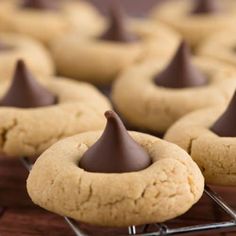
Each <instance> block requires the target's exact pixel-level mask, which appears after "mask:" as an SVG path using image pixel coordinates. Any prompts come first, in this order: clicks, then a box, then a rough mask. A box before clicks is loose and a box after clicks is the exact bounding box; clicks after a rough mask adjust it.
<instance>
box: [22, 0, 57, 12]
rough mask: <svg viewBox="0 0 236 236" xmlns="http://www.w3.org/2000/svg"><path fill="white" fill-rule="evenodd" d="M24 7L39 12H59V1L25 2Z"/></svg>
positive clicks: (38, 0) (37, 0)
mask: <svg viewBox="0 0 236 236" xmlns="http://www.w3.org/2000/svg"><path fill="white" fill-rule="evenodd" d="M22 7H24V8H33V9H39V10H57V9H58V0H24V1H23V4H22Z"/></svg>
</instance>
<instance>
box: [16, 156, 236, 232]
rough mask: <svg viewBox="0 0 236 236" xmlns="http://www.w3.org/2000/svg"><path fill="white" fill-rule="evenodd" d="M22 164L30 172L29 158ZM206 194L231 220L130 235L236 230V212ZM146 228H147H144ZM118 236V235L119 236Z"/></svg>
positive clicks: (75, 229)
mask: <svg viewBox="0 0 236 236" xmlns="http://www.w3.org/2000/svg"><path fill="white" fill-rule="evenodd" d="M20 160H21V163H22V164H23V166H24V168H25V169H27V170H28V171H30V170H31V168H32V167H33V164H32V163H31V162H30V161H29V159H28V158H21V159H20ZM204 193H205V194H206V195H207V196H208V197H209V198H210V199H211V200H212V201H213V202H214V203H216V204H217V206H218V207H219V209H221V210H223V211H224V212H225V213H226V214H227V215H228V216H229V217H230V220H228V221H222V222H217V223H209V224H200V225H193V226H186V227H179V228H169V227H168V225H166V224H163V223H162V224H156V226H157V227H158V228H159V230H158V231H157V232H152V233H141V234H140V233H137V230H136V226H130V227H128V229H127V234H126V235H122V236H128V235H136V236H169V235H170V236H171V235H192V234H195V235H196V234H198V233H207V232H224V231H226V230H227V231H233V230H236V212H235V210H234V209H233V208H231V207H230V206H229V205H228V204H227V203H226V202H225V201H224V200H223V199H222V198H221V197H220V196H219V195H218V194H217V193H216V192H214V191H213V190H212V189H211V188H210V187H208V186H205V190H204ZM64 219H65V222H66V223H67V224H68V225H69V227H70V228H71V230H72V231H73V232H74V234H75V235H76V236H89V235H88V234H86V233H85V232H83V231H82V230H81V229H80V228H79V226H78V225H77V224H76V222H74V221H73V220H72V219H70V218H68V217H64ZM144 228H146V227H144ZM117 236H118V235H117ZM119 236H121V235H119Z"/></svg>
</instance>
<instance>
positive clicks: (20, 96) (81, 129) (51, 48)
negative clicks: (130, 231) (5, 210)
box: [0, 0, 236, 228]
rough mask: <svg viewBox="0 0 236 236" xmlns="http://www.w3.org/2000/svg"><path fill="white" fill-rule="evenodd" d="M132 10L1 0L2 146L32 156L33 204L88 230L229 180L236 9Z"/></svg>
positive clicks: (179, 4) (160, 218) (174, 2)
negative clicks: (76, 222)
mask: <svg viewBox="0 0 236 236" xmlns="http://www.w3.org/2000/svg"><path fill="white" fill-rule="evenodd" d="M95 2H96V1H95ZM127 2H128V0H127ZM139 2H140V6H142V7H140V9H137V8H135V7H137V6H136V2H135V1H130V2H129V3H126V1H124V3H122V1H120V2H119V1H114V2H112V3H111V1H105V0H104V1H101V2H100V1H99V5H100V6H101V4H102V6H103V7H104V8H106V9H105V12H106V15H104V14H102V13H101V12H99V10H98V9H97V8H96V6H97V5H96V4H95V5H93V4H92V3H91V2H88V1H86V2H85V1H82V0H81V1H76V0H58V1H55V0H12V1H4V0H3V1H1V2H0V62H1V63H0V151H1V153H3V154H4V155H6V156H7V157H6V158H13V157H14V158H15V159H17V158H22V157H28V158H32V157H36V159H37V160H36V162H35V164H34V166H33V169H32V170H31V172H30V174H29V177H28V179H27V191H28V194H29V196H30V198H31V199H32V201H33V202H34V203H35V204H36V205H38V206H40V207H42V208H44V209H46V210H48V211H51V212H54V213H56V214H59V215H61V216H67V217H70V218H72V219H74V220H77V221H78V222H80V223H84V224H87V225H91V226H102V227H114V228H120V227H129V226H132V225H146V224H155V223H162V222H165V221H168V220H171V219H173V218H176V217H178V216H180V215H182V214H184V213H185V212H186V211H188V210H189V209H190V208H191V207H192V206H193V205H194V204H195V203H197V202H198V201H199V199H200V198H201V196H202V194H203V190H204V184H205V180H206V183H209V184H216V185H227V186H228V185H230V186H232V185H233V186H235V185H236V179H235V176H234V175H235V168H236V167H235V164H234V162H235V161H234V152H235V151H234V149H235V144H234V142H235V140H234V138H235V137H236V129H235V127H234V123H233V122H234V120H235V118H236V112H235V110H236V92H235V90H236V70H235V68H234V65H235V64H236V40H234V39H235V34H234V32H235V29H234V19H236V4H235V3H234V2H233V1H232V0H227V1H218V0H195V1H190V0H170V1H164V3H163V4H162V5H157V3H156V2H154V1H152V3H150V2H148V1H146V0H139ZM145 2H146V3H145ZM141 3H142V4H141ZM132 4H133V5H132ZM147 4H151V6H152V7H151V8H152V9H150V5H147ZM127 6H128V10H127V11H126V7H127ZM147 9H148V10H147ZM132 10H133V11H132ZM144 10H145V11H144ZM137 12H139V13H137ZM13 16H14V17H13ZM234 41H235V42H234ZM234 54H235V55H234ZM104 114H105V117H104ZM225 158H227V159H228V162H225Z"/></svg>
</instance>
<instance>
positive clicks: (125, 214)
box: [27, 132, 204, 227]
mask: <svg viewBox="0 0 236 236" xmlns="http://www.w3.org/2000/svg"><path fill="white" fill-rule="evenodd" d="M130 135H131V136H132V138H133V139H134V140H135V141H136V142H137V143H138V144H139V145H141V146H142V148H144V149H145V151H146V152H147V153H148V154H149V155H150V157H151V159H152V161H153V163H152V164H151V165H150V166H149V167H147V168H146V169H144V170H141V171H136V172H129V173H116V174H115V173H114V174H111V173H109V174H106V173H92V172H87V171H85V170H84V169H82V168H80V167H78V162H79V160H80V159H81V157H82V156H83V155H84V153H85V152H86V151H87V150H88V149H89V148H90V147H91V146H92V145H93V144H94V143H95V142H96V141H97V140H98V138H99V137H100V136H101V132H87V133H83V134H80V135H77V136H74V137H70V138H67V139H64V140H62V141H60V142H58V143H56V144H54V145H53V146H52V147H51V148H49V149H48V150H47V151H46V152H44V153H43V154H42V155H41V156H40V157H39V159H38V160H37V161H36V163H35V165H34V167H33V169H32V171H31V173H30V175H29V178H28V180H27V189H28V193H29V195H30V197H31V199H32V200H33V201H34V203H35V204H37V205H39V206H41V207H43V208H45V209H47V210H49V211H52V212H55V213H57V214H60V215H63V216H68V217H71V218H73V219H75V220H78V221H80V222H84V223H89V224H92V225H99V226H112V227H122V226H129V225H141V224H147V223H157V222H164V221H166V220H169V219H172V218H174V217H177V216H179V215H181V214H183V213H184V212H186V211H187V210H188V209H189V208H190V207H191V206H192V205H193V204H195V203H196V202H197V201H198V200H199V198H200V197H201V195H202V193H203V188H204V179H203V177H202V174H201V172H200V170H199V169H198V167H197V165H196V164H195V163H194V162H193V161H192V159H191V158H190V156H188V155H187V153H186V152H185V151H183V150H181V149H180V148H179V147H177V146H176V145H174V144H171V143H168V142H166V141H163V140H160V139H158V138H155V137H152V136H149V135H145V134H142V133H135V132H130ZM111 158H112V156H111Z"/></svg>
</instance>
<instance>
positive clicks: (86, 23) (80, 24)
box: [0, 0, 103, 44]
mask: <svg viewBox="0 0 236 236" xmlns="http://www.w3.org/2000/svg"><path fill="white" fill-rule="evenodd" d="M0 21H1V22H2V24H3V26H4V29H5V30H8V31H12V32H17V33H23V34H27V35H30V36H32V37H34V38H36V39H38V40H39V41H41V42H43V43H44V44H48V43H49V42H50V41H51V40H52V39H55V38H57V37H58V36H60V35H63V34H65V33H67V32H68V31H74V30H75V31H78V32H79V33H80V34H91V33H93V32H94V31H95V29H97V28H99V25H100V24H101V25H102V24H103V20H102V18H101V17H100V14H99V13H98V12H97V10H96V8H95V7H94V6H92V4H90V3H88V2H85V1H76V0H58V1H56V0H51V1H48V0H19V1H3V2H0ZM95 25H96V26H95Z"/></svg>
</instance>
